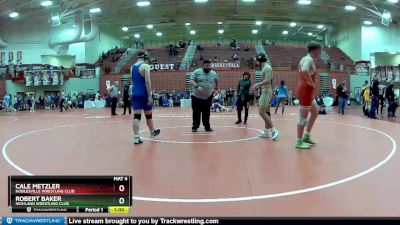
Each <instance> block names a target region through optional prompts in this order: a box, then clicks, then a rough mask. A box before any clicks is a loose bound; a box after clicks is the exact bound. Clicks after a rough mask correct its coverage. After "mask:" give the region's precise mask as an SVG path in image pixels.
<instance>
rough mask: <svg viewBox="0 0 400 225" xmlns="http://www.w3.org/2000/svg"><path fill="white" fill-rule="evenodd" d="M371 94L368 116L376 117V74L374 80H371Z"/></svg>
mask: <svg viewBox="0 0 400 225" xmlns="http://www.w3.org/2000/svg"><path fill="white" fill-rule="evenodd" d="M371 94H372V100H371V112H370V117H371V118H372V119H377V118H376V111H377V110H378V106H379V81H378V76H376V75H375V77H374V80H373V82H372V87H371ZM364 96H365V95H364Z"/></svg>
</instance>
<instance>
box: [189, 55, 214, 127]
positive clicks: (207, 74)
mask: <svg viewBox="0 0 400 225" xmlns="http://www.w3.org/2000/svg"><path fill="white" fill-rule="evenodd" d="M218 79H219V78H218V75H217V73H216V72H215V71H214V70H212V69H211V61H210V60H209V59H206V60H204V61H203V68H198V69H197V70H195V71H194V72H193V73H192V75H191V76H190V81H189V82H190V84H191V85H192V86H193V91H192V110H193V126H192V132H197V129H199V127H200V120H201V119H202V120H203V126H204V128H205V130H206V132H213V129H211V125H210V110H211V109H210V108H211V102H212V99H213V94H214V90H215V89H218Z"/></svg>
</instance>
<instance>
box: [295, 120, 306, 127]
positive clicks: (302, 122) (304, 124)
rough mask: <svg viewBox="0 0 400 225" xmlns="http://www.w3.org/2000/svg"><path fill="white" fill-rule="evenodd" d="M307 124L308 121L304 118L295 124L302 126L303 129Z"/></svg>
mask: <svg viewBox="0 0 400 225" xmlns="http://www.w3.org/2000/svg"><path fill="white" fill-rule="evenodd" d="M307 123H308V120H307V119H305V118H300V119H299V121H298V122H297V124H298V125H300V126H303V127H304V126H306V125H307Z"/></svg>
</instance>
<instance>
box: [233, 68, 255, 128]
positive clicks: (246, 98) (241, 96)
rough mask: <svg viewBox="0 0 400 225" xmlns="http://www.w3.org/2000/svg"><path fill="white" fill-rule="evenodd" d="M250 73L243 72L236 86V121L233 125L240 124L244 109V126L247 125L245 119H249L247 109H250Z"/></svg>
mask: <svg viewBox="0 0 400 225" xmlns="http://www.w3.org/2000/svg"><path fill="white" fill-rule="evenodd" d="M250 87H251V80H250V73H249V72H244V73H243V76H242V79H241V80H240V81H239V84H238V88H237V90H238V97H237V116H238V121H236V123H235V124H240V123H242V110H243V108H244V124H247V118H248V117H249V107H250Z"/></svg>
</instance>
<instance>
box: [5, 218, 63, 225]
mask: <svg viewBox="0 0 400 225" xmlns="http://www.w3.org/2000/svg"><path fill="white" fill-rule="evenodd" d="M2 221H3V224H7V225H48V224H49V225H64V224H65V218H64V217H3V220H2Z"/></svg>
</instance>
